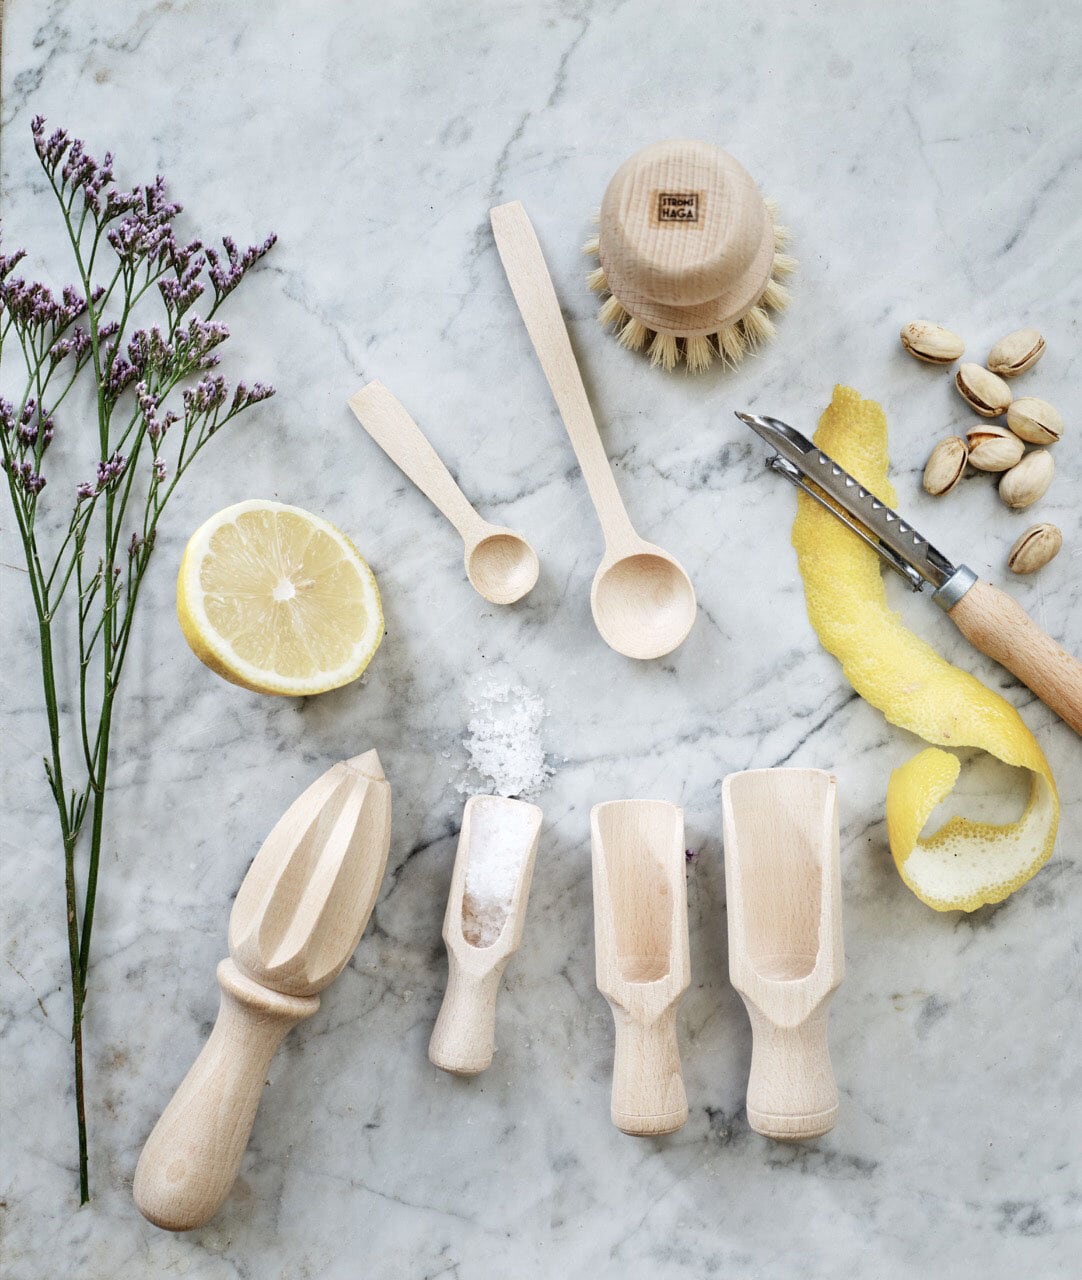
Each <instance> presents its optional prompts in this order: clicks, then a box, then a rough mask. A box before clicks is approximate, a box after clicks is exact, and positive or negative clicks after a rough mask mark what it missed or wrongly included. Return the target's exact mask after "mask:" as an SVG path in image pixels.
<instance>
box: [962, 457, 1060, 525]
mask: <svg viewBox="0 0 1082 1280" xmlns="http://www.w3.org/2000/svg"><path fill="white" fill-rule="evenodd" d="M970 457H972V454H971V455H970ZM1055 469H1056V464H1055V462H1054V461H1053V460H1052V455H1051V454H1050V453H1049V452H1048V450H1047V449H1034V450H1033V452H1032V453H1027V454H1026V456H1025V457H1024V458H1023V459H1022V461H1021V462H1019V463H1018V465H1017V466H1014V467H1011V469H1010V471H1008V472H1007V474H1006V475H1005V476H1004V477H1003V479H1002V480H1000V482H999V496H1000V497H1001V498H1002V499H1003V501H1004V502H1005V503H1006V504H1007V506H1008V507H1013V508H1014V509H1015V510H1016V511H1021V509H1022V508H1023V507H1028V506H1032V504H1033V503H1034V502H1036V501H1037V499H1038V498H1043V497H1044V495H1045V493H1046V492H1047V490H1048V486H1049V485H1050V484H1051V483H1052V474H1053V472H1054V471H1055Z"/></svg>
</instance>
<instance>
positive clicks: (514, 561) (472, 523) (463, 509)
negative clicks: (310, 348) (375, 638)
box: [349, 382, 539, 604]
mask: <svg viewBox="0 0 1082 1280" xmlns="http://www.w3.org/2000/svg"><path fill="white" fill-rule="evenodd" d="M349 407H350V408H351V409H352V410H353V412H354V414H355V415H356V417H357V421H358V422H359V423H360V424H361V426H362V427H364V429H365V431H367V432H368V434H369V435H370V436H371V437H372V439H373V440H375V442H376V444H378V445H379V447H380V448H381V449H382V450H383V452H384V453H385V454H386V455H387V456H388V457H389V458H390V459H391V461H392V462H393V463H394V464H395V465H396V466H397V467H398V468H399V469H400V470H401V471H404V472H405V474H406V475H407V476H408V477H409V479H410V480H412V481H413V483H414V484H415V485H416V486H417V488H418V489H420V491H421V492H422V493H423V494H424V495H425V497H426V498H428V499H429V501H430V502H432V504H433V505H434V506H435V507H436V508H437V509H438V510H439V511H441V512H442V513H443V514H444V515H445V516H446V517H447V519H448V520H450V522H451V523H452V524H453V525H454V527H455V528H456V529H457V530H458V532H459V534H460V535H461V537H462V541H463V543H464V545H465V562H466V577H467V578H469V580H470V585H471V586H472V587H473V588H474V590H475V591H476V592H477V593H478V594H479V595H481V596H483V597H484V598H485V599H486V600H488V601H489V602H490V603H491V604H514V603H515V601H516V600H521V599H522V597H523V596H524V595H526V593H527V592H528V591H530V590H532V588H533V586H534V584H535V583H536V582H537V575H538V572H539V565H538V561H537V554H536V552H535V551H534V549H533V547H531V546H530V544H529V543H528V542H527V541H526V539H525V538H524V537H522V535H521V534H518V533H515V532H514V530H513V529H506V528H504V527H503V526H502V525H495V524H489V522H488V521H487V520H482V519H481V517H480V516H479V515H478V514H477V512H476V511H475V510H474V509H473V507H472V506H471V505H470V502H469V500H468V499H467V498H466V496H465V494H463V492H462V490H461V489H460V488H459V487H458V485H457V484H456V483H455V481H454V478H453V477H452V475H451V473H450V472H449V471H448V470H447V468H446V466H445V465H444V464H443V462H442V461H441V459H440V457H439V455H438V454H437V453H436V451H435V449H433V448H432V446H431V444H429V442H428V440H427V439H426V437H425V435H424V433H423V432H422V431H421V428H420V427H419V426H418V425H417V423H416V422H414V420H413V419H412V418H411V417H410V416H409V414H408V413H407V412H406V410H405V409H404V408H403V407H402V405H401V404H400V403H399V401H398V400H396V399H395V397H394V396H393V395H392V394H391V393H390V392H389V391H388V390H387V388H386V387H385V386H384V385H383V384H382V383H381V382H370V383H368V385H367V386H366V387H362V389H361V390H360V391H358V392H357V393H356V395H352V396H350V398H349Z"/></svg>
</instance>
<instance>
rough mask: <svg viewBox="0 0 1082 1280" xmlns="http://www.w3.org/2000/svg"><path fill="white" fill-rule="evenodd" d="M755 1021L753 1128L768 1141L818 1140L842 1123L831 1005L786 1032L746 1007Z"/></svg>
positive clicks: (751, 1094) (750, 1100) (750, 1113)
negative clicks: (833, 1060) (829, 1015)
mask: <svg viewBox="0 0 1082 1280" xmlns="http://www.w3.org/2000/svg"><path fill="white" fill-rule="evenodd" d="M745 1003H746V1004H747V1009H748V1016H749V1018H750V1019H751V1036H752V1040H751V1073H750V1075H749V1077H748V1123H749V1124H750V1125H751V1127H752V1128H753V1129H754V1130H755V1131H756V1133H761V1134H762V1135H763V1136H764V1137H767V1138H777V1139H780V1140H781V1141H789V1142H795V1141H798V1140H799V1139H802V1138H818V1137H820V1136H821V1135H822V1134H824V1133H827V1132H829V1131H830V1130H831V1129H833V1128H834V1125H835V1123H836V1121H837V1119H838V1089H837V1086H836V1085H835V1083H834V1068H833V1067H832V1066H831V1064H830V1049H829V1046H828V1044H827V1012H828V1009H827V1005H826V1003H824V1004H821V1005H820V1006H819V1007H818V1008H817V1009H816V1010H815V1011H814V1012H813V1013H812V1014H811V1015H810V1016H809V1017H808V1018H807V1019H806V1020H805V1021H804V1022H802V1023H800V1025H799V1026H795V1027H786V1026H782V1025H779V1024H778V1023H777V1022H776V1021H774V1020H772V1019H771V1018H768V1017H767V1016H766V1015H765V1014H764V1013H763V1012H762V1011H761V1010H759V1009H758V1008H756V1006H755V1005H754V1004H752V1003H751V1002H750V1001H745Z"/></svg>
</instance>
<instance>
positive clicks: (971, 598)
mask: <svg viewBox="0 0 1082 1280" xmlns="http://www.w3.org/2000/svg"><path fill="white" fill-rule="evenodd" d="M949 616H950V618H951V619H952V620H953V622H954V624H955V625H956V626H957V628H958V630H959V631H960V632H961V633H962V635H964V636H965V638H966V639H967V640H968V641H969V642H970V644H972V645H975V646H976V647H977V648H978V649H980V651H981V653H985V654H987V655H988V657H990V658H994V659H995V660H996V662H998V663H999V664H1000V666H1003V667H1006V668H1007V670H1008V671H1009V672H1010V673H1011V674H1012V675H1014V676H1017V677H1018V679H1019V680H1021V681H1022V683H1023V684H1025V685H1028V686H1029V688H1030V689H1032V690H1033V692H1034V693H1035V694H1036V695H1037V697H1038V698H1040V700H1041V701H1042V702H1043V703H1044V704H1045V705H1046V706H1048V707H1051V708H1052V710H1053V711H1054V712H1055V713H1056V715H1058V716H1059V717H1060V719H1061V720H1063V721H1064V722H1065V723H1067V724H1069V725H1070V726H1071V728H1072V729H1073V730H1074V731H1075V733H1082V662H1079V661H1078V659H1077V658H1073V657H1072V656H1071V655H1070V654H1069V653H1068V652H1067V650H1066V649H1063V648H1061V647H1060V646H1059V645H1058V644H1057V643H1056V642H1055V640H1053V639H1052V637H1051V636H1050V635H1048V634H1047V633H1046V632H1044V631H1042V630H1041V628H1040V627H1039V626H1038V625H1037V624H1036V623H1035V622H1034V621H1033V619H1032V618H1031V617H1030V616H1029V614H1028V613H1026V611H1025V609H1023V608H1022V606H1021V605H1020V604H1019V603H1018V601H1017V600H1015V599H1014V598H1013V597H1012V596H1009V595H1007V593H1006V592H1004V591H1000V590H999V588H998V587H993V586H992V584H991V583H989V582H979V581H978V582H976V583H974V584H973V586H972V587H970V588H969V590H968V591H967V592H966V593H965V595H964V596H963V597H962V598H961V600H959V601H958V603H957V604H956V605H955V606H954V608H953V609H951V610H950V611H949Z"/></svg>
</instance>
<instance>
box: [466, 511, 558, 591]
mask: <svg viewBox="0 0 1082 1280" xmlns="http://www.w3.org/2000/svg"><path fill="white" fill-rule="evenodd" d="M487 529H488V532H486V533H485V535H484V536H483V537H482V538H480V539H479V541H477V542H475V543H473V544H472V545H469V546H467V548H466V557H465V559H466V577H467V578H469V580H470V585H471V586H472V587H473V589H474V590H475V591H476V592H477V593H478V595H481V596H483V597H484V598H485V599H486V600H488V601H489V602H490V603H491V604H514V603H515V601H516V600H521V599H522V597H523V596H524V595H526V594H527V593H528V592H529V591H532V590H533V587H534V584H535V583H536V582H537V575H538V573H539V572H540V565H539V563H538V560H537V552H536V551H534V549H533V547H531V546H530V544H529V543H528V542H527V541H526V539H525V538H523V537H522V536H521V535H520V534H517V533H515V532H514V531H513V530H511V529H500V528H497V527H495V526H494V525H489V526H487Z"/></svg>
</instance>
